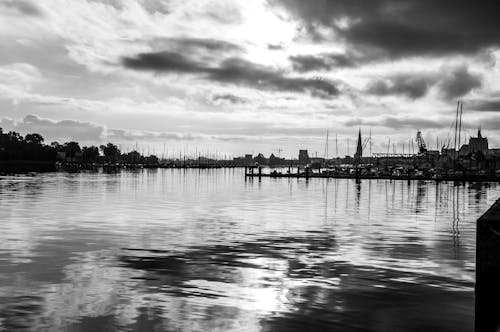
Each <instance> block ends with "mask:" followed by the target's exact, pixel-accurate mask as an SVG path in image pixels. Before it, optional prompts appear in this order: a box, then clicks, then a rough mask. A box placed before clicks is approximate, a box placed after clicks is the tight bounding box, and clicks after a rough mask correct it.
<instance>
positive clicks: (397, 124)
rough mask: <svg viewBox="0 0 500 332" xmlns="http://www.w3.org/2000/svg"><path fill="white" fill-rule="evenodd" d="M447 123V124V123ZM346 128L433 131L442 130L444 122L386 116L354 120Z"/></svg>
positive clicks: (346, 123)
mask: <svg viewBox="0 0 500 332" xmlns="http://www.w3.org/2000/svg"><path fill="white" fill-rule="evenodd" d="M446 123H447V122H446ZM344 124H345V125H346V126H349V127H352V126H373V127H387V128H392V129H401V128H412V129H413V128H422V129H432V128H442V127H443V121H442V120H440V119H436V120H432V119H426V118H416V117H403V118H399V117H395V116H386V117H383V118H377V119H361V118H358V119H352V120H348V121H346V122H345V123H344Z"/></svg>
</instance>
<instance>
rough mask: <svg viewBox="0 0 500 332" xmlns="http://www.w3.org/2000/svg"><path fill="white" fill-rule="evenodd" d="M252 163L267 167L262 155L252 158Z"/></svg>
mask: <svg viewBox="0 0 500 332" xmlns="http://www.w3.org/2000/svg"><path fill="white" fill-rule="evenodd" d="M254 161H255V162H256V163H257V164H259V165H267V163H268V161H267V159H266V157H264V155H263V154H262V153H259V154H258V155H257V157H255V158H254Z"/></svg>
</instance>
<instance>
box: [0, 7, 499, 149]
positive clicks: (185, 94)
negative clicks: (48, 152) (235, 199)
mask: <svg viewBox="0 0 500 332" xmlns="http://www.w3.org/2000/svg"><path fill="white" fill-rule="evenodd" d="M495 7H496V6H495V2H494V1H486V0H478V1H464V0H418V1H417V0H372V1H365V0H331V1H328V0H308V1H303V0H252V1H248V0H182V1H178V0H79V1H67V0H38V1H30V0H0V127H2V128H3V129H4V131H7V130H15V131H18V132H20V133H21V134H26V133H30V132H38V133H40V134H42V135H43V136H44V137H45V139H46V142H47V143H49V142H51V141H55V140H57V141H59V142H64V141H69V140H76V141H79V142H81V144H82V145H90V144H94V145H96V144H103V143H106V142H109V141H110V142H114V143H116V144H118V145H119V146H120V147H121V149H122V150H123V151H129V150H132V149H135V148H136V147H137V148H138V149H139V150H140V151H141V152H144V153H155V154H157V155H166V156H176V155H178V154H179V153H189V154H194V153H202V154H204V155H214V154H217V155H219V156H223V155H226V156H227V155H230V156H237V155H243V154H245V153H253V154H257V153H258V152H263V153H264V154H266V155H269V154H270V153H274V154H276V155H280V156H282V157H295V158H296V157H297V154H298V150H299V149H308V150H309V152H310V155H317V156H318V157H323V156H325V154H326V151H325V150H326V149H325V145H326V141H327V140H326V134H327V131H328V133H329V136H328V137H329V140H328V156H329V157H332V156H335V155H342V156H343V155H345V154H348V153H349V154H351V155H352V154H353V153H354V152H355V145H356V138H357V133H358V129H361V131H362V134H363V136H364V137H365V138H367V137H368V136H369V133H370V131H371V137H372V147H371V148H372V152H387V147H388V142H389V139H390V148H389V149H390V151H391V152H392V151H397V152H403V147H404V149H405V151H406V152H408V148H409V145H410V142H411V141H415V136H416V132H417V130H421V131H422V133H423V136H424V138H425V140H426V141H427V144H428V145H429V147H431V148H433V149H435V148H436V145H437V144H439V146H443V145H446V144H447V142H448V141H450V139H451V141H452V140H453V121H454V119H455V113H456V107H457V100H459V99H461V100H463V114H464V115H463V128H464V132H463V133H462V135H461V136H462V141H463V142H465V141H466V140H467V139H468V137H469V136H471V135H473V136H475V135H476V133H477V129H478V128H479V127H481V129H482V132H483V136H487V137H488V138H489V141H490V146H491V147H500V117H498V116H497V115H498V112H499V111H500V75H498V74H499V69H500V64H499V60H500V20H498V18H497V11H496V8H495ZM368 154H369V148H368V146H367V148H366V149H365V153H364V155H368Z"/></svg>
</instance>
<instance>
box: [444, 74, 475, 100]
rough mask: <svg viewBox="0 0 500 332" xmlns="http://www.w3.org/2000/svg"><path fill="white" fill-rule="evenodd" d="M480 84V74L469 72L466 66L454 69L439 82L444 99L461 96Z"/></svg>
mask: <svg viewBox="0 0 500 332" xmlns="http://www.w3.org/2000/svg"><path fill="white" fill-rule="evenodd" d="M481 85H482V80H481V76H480V75H476V74H471V73H470V72H469V70H468V68H467V67H466V66H461V67H459V68H456V69H454V70H453V71H451V72H450V73H449V74H448V75H446V76H445V77H444V78H443V80H442V81H441V82H440V84H439V88H440V90H441V93H442V94H443V96H444V97H445V98H446V99H453V98H457V97H462V96H464V95H466V94H468V93H469V92H470V91H472V90H473V89H475V88H479V87H481Z"/></svg>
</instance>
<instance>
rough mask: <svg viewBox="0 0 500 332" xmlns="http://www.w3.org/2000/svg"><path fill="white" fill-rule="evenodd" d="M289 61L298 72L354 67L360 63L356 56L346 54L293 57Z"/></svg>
mask: <svg viewBox="0 0 500 332" xmlns="http://www.w3.org/2000/svg"><path fill="white" fill-rule="evenodd" d="M289 59H290V61H291V62H292V67H293V69H294V70H295V71H298V72H308V71H315V70H330V69H332V68H343V67H354V66H356V65H357V62H358V61H357V60H356V59H355V58H354V56H349V55H346V54H317V55H309V54H307V55H292V56H290V57H289Z"/></svg>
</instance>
